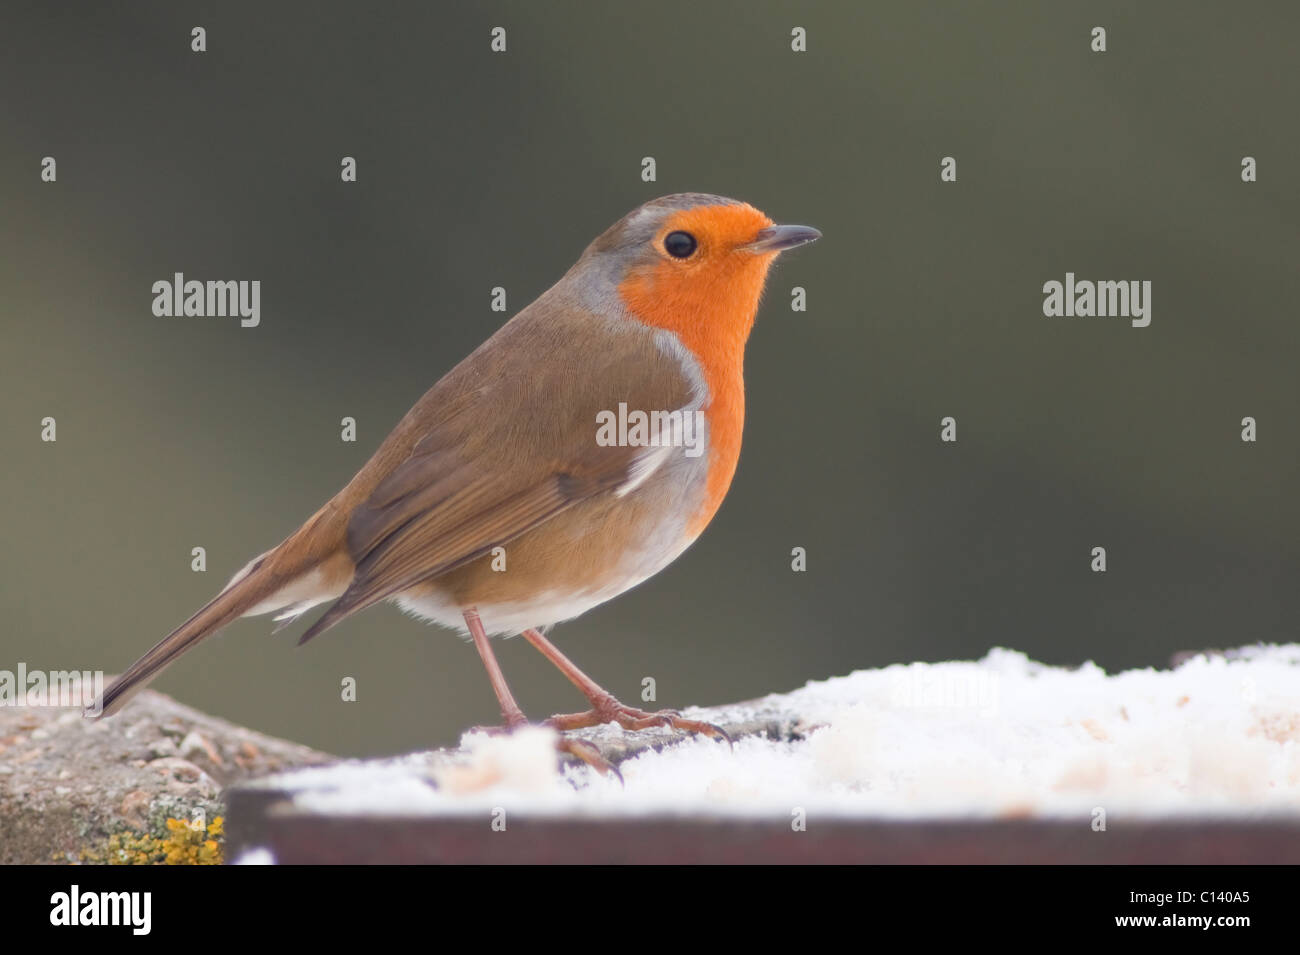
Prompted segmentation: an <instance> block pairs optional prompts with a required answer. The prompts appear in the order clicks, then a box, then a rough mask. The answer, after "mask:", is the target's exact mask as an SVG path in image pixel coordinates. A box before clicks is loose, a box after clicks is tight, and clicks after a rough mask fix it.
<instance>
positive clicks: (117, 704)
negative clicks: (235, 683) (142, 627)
mask: <svg viewBox="0 0 1300 955" xmlns="http://www.w3.org/2000/svg"><path fill="white" fill-rule="evenodd" d="M324 515H325V511H324V510H322V512H321V514H318V515H317V518H319V517H322V516H324ZM317 518H313V520H311V521H308V523H307V524H306V525H304V526H303V528H301V529H300V530H299V532H298V533H297V534H295V535H294V536H292V537H290V538H289V539H288V540H286V541H285V542H284V543H283V544H281V545H280V546H279V547H276V548H274V549H273V550H270V551H268V552H267V553H265V554H263V555H262V556H261V557H259V558H257V559H256V560H254V561H253V562H252V563H251V564H249V565H248V567H246V568H245V569H244V570H242V571H240V572H239V573H238V574H236V575H235V577H234V579H233V580H231V582H230V583H229V584H227V585H226V588H225V589H224V590H222V591H221V593H219V594H217V595H216V596H215V597H213V598H212V599H211V600H209V601H208V602H207V603H206V604H205V605H204V606H203V607H202V609H200V610H199V611H198V612H197V613H196V614H194V616H192V617H190V619H188V620H186V621H185V622H184V623H183V624H181V625H180V626H179V627H177V628H176V629H175V630H173V631H172V632H171V633H169V634H168V635H167V636H165V637H164V638H163V639H162V640H160V641H159V642H158V644H157V646H155V647H154V648H153V649H152V650H150V651H149V652H148V653H146V654H145V655H144V656H142V657H141V658H140V659H139V660H136V661H135V663H133V664H131V666H130V667H128V668H127V670H126V672H125V673H123V674H122V675H121V676H119V677H118V678H117V679H116V680H114V681H113V683H112V685H111V686H109V687H108V688H107V689H106V690H105V691H104V692H103V693H102V694H100V696H99V697H98V698H97V699H96V700H95V701H94V702H93V703H91V704H90V706H88V707H86V710H85V715H86V716H89V717H92V718H95V719H98V718H99V717H102V716H111V715H112V714H113V713H115V712H117V711H118V710H119V709H121V708H122V707H123V706H124V705H125V704H126V702H127V700H129V699H130V698H131V697H132V696H133V695H134V694H135V693H136V692H138V691H139V690H142V689H143V688H144V687H145V685H146V684H148V683H149V681H150V680H152V679H153V678H154V677H156V676H158V674H159V673H161V672H162V671H163V670H164V669H166V667H167V666H168V665H169V664H171V663H172V662H173V661H174V660H175V659H176V658H177V657H179V656H180V655H181V654H183V653H184V652H185V651H186V650H189V649H190V648H191V647H194V646H196V645H198V644H199V643H201V642H202V641H204V640H206V639H207V638H208V637H210V636H212V635H213V634H215V633H216V632H217V631H219V630H221V629H222V628H223V627H225V626H226V625H227V624H229V623H232V622H233V621H235V620H237V619H239V618H240V617H242V616H245V615H246V614H250V613H252V614H256V613H268V612H270V611H271V610H275V609H281V608H282V607H283V606H284V605H285V604H288V603H293V604H301V602H303V601H304V600H306V601H307V602H308V605H310V603H312V602H316V601H318V600H327V599H330V598H331V597H335V596H338V594H340V593H342V592H343V590H344V589H345V588H346V581H347V579H349V578H350V577H351V561H350V560H349V559H348V558H347V555H346V552H345V551H343V550H342V549H341V548H340V547H339V544H340V543H341V541H342V533H341V528H336V527H334V526H331V522H326V521H319V520H318V519H317ZM304 586H306V588H307V591H310V592H305V591H304V589H303V588H304ZM281 599H283V601H284V603H281V604H280V606H276V603H278V602H279V601H280V600H281ZM295 609H296V608H295ZM303 609H305V607H304V608H303Z"/></svg>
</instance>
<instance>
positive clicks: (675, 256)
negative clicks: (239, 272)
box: [86, 193, 821, 772]
mask: <svg viewBox="0 0 1300 955" xmlns="http://www.w3.org/2000/svg"><path fill="white" fill-rule="evenodd" d="M819 238H821V233H820V232H819V231H818V230H816V229H813V228H810V227H808V226H799V225H777V224H775V223H774V222H773V221H772V220H771V219H769V218H768V217H767V216H766V215H765V214H764V213H762V212H761V211H759V210H758V209H757V208H755V207H754V206H752V205H750V204H749V203H746V202H742V201H739V200H736V199H729V198H726V197H723V196H716V195H710V194H706V193H677V194H674V195H668V196H663V197H661V198H657V199H654V200H651V201H649V202H646V203H644V204H643V205H641V206H639V207H637V208H636V209H633V210H632V211H631V212H629V213H628V214H627V215H625V216H623V217H622V218H621V219H619V220H618V221H617V222H615V223H614V224H613V225H612V226H610V227H609V228H608V229H606V230H605V231H604V232H602V233H601V234H600V235H599V236H597V237H596V239H595V240H594V241H592V242H591V244H590V245H588V246H587V248H586V249H585V250H584V251H583V252H582V254H581V256H580V257H579V258H578V260H577V262H576V263H575V264H574V265H573V266H572V267H571V268H570V269H569V270H568V271H567V272H566V273H565V274H564V275H563V276H562V277H561V278H560V280H559V281H558V282H556V283H555V284H554V285H553V286H551V287H550V288H549V289H548V290H547V291H545V292H544V293H543V294H542V295H541V296H540V297H538V298H537V299H536V300H535V301H533V302H532V303H531V304H529V305H528V306H527V307H525V308H524V309H522V310H521V311H520V312H518V313H517V314H516V315H514V316H513V317H512V318H511V319H509V320H508V321H507V322H506V323H505V324H504V325H502V326H501V327H500V328H499V329H498V330H497V331H496V332H495V333H494V334H492V335H491V336H490V337H489V338H488V339H487V340H486V341H485V342H484V343H483V344H482V345H480V346H479V347H478V348H477V349H475V350H474V351H473V352H472V353H470V355H469V356H468V357H466V358H465V359H464V360H462V361H461V362H460V363H459V364H457V365H456V366H455V367H453V368H452V369H451V371H449V372H447V373H446V374H445V375H444V376H443V377H442V378H441V379H440V380H438V382H437V383H436V384H434V385H433V387H432V388H430V389H429V390H428V391H427V392H426V393H425V394H424V396H423V397H421V398H420V399H419V401H417V402H416V404H415V405H414V406H413V407H412V408H411V409H410V411H409V412H407V414H406V415H405V417H403V418H402V419H401V421H399V422H398V423H397V425H396V427H394V428H393V430H392V432H391V433H390V434H389V435H388V437H387V438H385V439H384V441H383V442H382V443H381V444H380V445H379V447H378V449H377V450H376V451H375V452H374V454H373V456H372V457H371V458H370V459H369V460H368V461H367V462H366V464H365V465H364V466H363V467H362V468H361V470H360V471H358V472H357V474H356V475H355V476H354V477H353V478H352V480H351V481H349V482H348V483H347V485H346V486H345V487H344V488H343V489H342V490H341V491H339V492H338V493H337V494H336V495H335V496H334V497H333V498H331V499H330V500H329V501H328V502H326V503H325V505H324V506H323V507H321V508H320V509H319V510H317V511H316V513H314V514H313V515H312V516H311V517H309V518H308V519H307V521H306V522H305V523H304V524H303V525H302V526H301V527H300V528H298V530H296V531H295V532H294V533H292V534H290V535H289V536H288V537H287V538H286V539H285V540H284V541H282V542H281V543H280V544H279V545H277V546H276V547H273V548H271V549H270V550H268V551H266V552H265V553H263V554H261V555H260V556H258V557H255V558H254V559H253V560H251V561H249V562H248V564H247V565H246V566H244V567H243V569H241V570H240V571H239V572H238V573H236V574H235V575H234V577H232V578H231V580H230V582H229V583H228V584H227V585H226V586H225V587H224V588H223V589H222V590H221V591H220V592H219V593H218V594H217V595H216V596H215V597H213V598H212V599H211V600H210V601H209V602H208V603H207V604H205V605H204V606H203V607H202V608H200V609H199V610H198V611H197V612H196V613H195V614H194V615H193V616H191V617H190V618H189V619H188V620H186V621H185V622H184V623H182V624H181V625H180V626H178V627H177V628H176V629H175V630H173V631H172V632H171V633H170V634H168V635H167V636H166V637H164V638H163V639H162V640H161V641H160V642H159V643H158V644H157V645H156V646H154V647H153V648H152V649H151V650H149V651H148V652H147V653H145V654H144V655H143V656H142V657H140V659H138V660H137V661H136V662H135V663H133V664H132V665H131V666H130V667H128V668H127V669H126V670H125V671H124V672H123V673H122V674H121V675H120V676H119V677H118V678H117V679H115V680H114V681H113V682H112V683H111V684H110V685H109V686H108V687H107V688H106V689H105V690H104V691H103V693H102V694H100V696H99V697H98V698H97V699H95V700H94V701H92V703H91V704H90V706H89V707H87V709H86V715H88V716H92V717H94V718H99V717H102V716H109V715H111V714H113V713H115V712H117V711H118V710H120V709H121V707H122V706H123V705H124V704H125V703H126V702H127V701H128V699H129V698H130V697H131V695H132V694H133V693H135V692H136V691H138V690H139V689H141V688H142V687H143V686H145V685H146V684H147V683H148V682H149V681H150V680H152V679H153V678H154V677H156V676H157V675H158V674H159V673H160V672H161V671H162V670H163V669H164V668H165V667H167V666H168V665H169V664H170V663H172V662H173V661H174V660H176V659H177V657H179V656H180V655H181V654H182V653H185V652H186V651H187V650H190V649H192V648H193V647H194V646H196V645H197V644H199V643H200V642H202V641H203V640H205V639H207V638H208V637H210V636H212V635H213V634H215V633H217V632H218V631H219V630H221V629H222V628H224V627H225V626H227V625H228V624H230V623H231V622H232V621H234V620H236V619H238V618H240V617H245V616H257V615H263V614H268V613H274V614H276V617H275V620H276V621H277V622H279V624H280V626H281V627H283V626H287V625H288V624H290V623H292V622H293V621H295V620H296V619H297V618H298V617H300V616H301V615H303V614H304V613H306V612H307V611H309V610H311V609H312V608H313V607H316V606H318V605H320V604H325V603H328V604H329V606H328V608H326V610H325V611H324V613H323V614H322V615H321V616H320V617H319V619H317V620H316V621H315V622H314V623H312V624H311V626H309V627H308V628H307V629H306V631H305V632H304V633H303V634H302V637H301V639H300V640H299V644H300V645H301V644H303V643H306V642H307V641H308V640H310V639H312V638H313V637H316V636H318V635H319V634H321V633H323V632H325V631H326V630H328V629H330V628H331V627H333V626H334V625H335V624H337V623H339V621H341V620H344V619H346V618H347V617H350V616H351V615H353V614H355V613H357V612H359V611H361V610H364V609H365V608H367V607H369V606H371V605H372V604H375V603H379V602H381V601H390V602H395V603H396V604H397V605H398V606H400V607H401V608H402V609H403V610H406V611H407V612H409V613H411V614H413V615H415V616H417V617H420V618H423V619H425V620H428V621H431V622H433V623H436V624H439V625H441V626H443V627H447V628H450V629H453V630H457V631H459V632H460V633H461V635H462V636H468V637H469V638H470V639H471V640H472V642H473V644H474V646H475V648H476V649H477V651H478V654H479V656H480V657H481V658H482V662H483V665H484V667H485V668H486V670H487V674H488V679H489V682H490V683H491V686H492V689H493V691H494V693H495V694H496V697H497V702H498V703H499V705H500V708H501V715H502V719H503V721H504V722H503V726H502V727H500V729H501V730H502V731H505V732H509V731H511V730H514V729H517V728H519V727H522V726H525V725H528V723H529V721H528V718H527V717H526V716H525V715H524V713H523V711H522V709H521V708H520V707H519V704H518V703H517V702H516V701H515V698H514V696H513V695H512V693H511V691H510V688H509V686H508V684H507V683H506V680H505V677H504V675H503V673H502V671H501V667H500V666H499V665H498V663H497V660H496V656H495V654H494V652H493V650H492V647H491V643H490V637H493V636H517V635H522V636H523V638H524V639H525V640H527V641H528V642H529V643H530V644H531V645H532V646H534V647H535V648H536V649H537V650H539V651H540V652H541V653H542V654H543V655H544V656H545V657H546V658H547V659H548V660H550V661H551V662H552V663H553V664H554V665H555V666H556V667H557V668H558V669H559V670H560V671H561V673H563V675H564V676H565V677H566V678H567V679H568V680H569V681H570V682H572V683H573V684H574V685H575V686H576V687H577V688H578V690H579V691H581V693H582V694H583V695H584V696H585V697H586V698H587V701H588V702H589V704H590V709H589V710H586V711H583V712H579V713H572V714H567V715H564V714H562V715H556V716H552V717H551V718H550V719H548V720H545V721H543V722H544V724H545V725H548V726H550V727H552V728H553V729H555V730H557V731H559V734H558V739H559V742H558V743H557V748H559V749H560V750H561V751H562V752H567V753H569V754H571V755H573V756H576V757H577V758H579V759H581V760H583V761H584V762H586V763H588V764H589V765H591V766H593V767H594V768H596V769H599V770H600V771H602V772H605V771H608V770H609V769H610V768H612V767H610V766H609V764H608V763H606V762H605V761H604V759H603V758H602V757H601V756H600V754H599V752H598V751H597V750H596V748H595V747H594V746H593V745H592V744H590V743H588V742H584V741H582V740H579V739H575V738H571V737H570V736H568V735H566V732H565V731H569V730H574V729H581V728H584V727H590V726H596V725H601V724H605V723H610V722H614V723H617V724H618V725H620V726H621V727H623V728H624V729H625V730H642V729H648V728H651V727H671V728H673V729H675V730H678V731H682V732H685V733H692V734H703V735H706V736H711V737H721V738H724V739H727V740H728V741H730V740H729V737H727V735H726V734H725V733H724V732H723V731H722V730H721V729H719V728H718V727H716V726H713V725H712V724H708V723H704V722H700V721H694V720H689V719H686V718H684V717H682V715H681V714H680V713H678V712H677V711H674V710H660V711H656V712H647V711H644V710H641V709H638V708H635V707H632V706H628V705H626V704H624V703H622V702H620V701H619V700H618V699H617V698H616V697H615V696H614V695H613V694H611V693H609V692H608V691H606V690H605V689H604V688H603V687H601V686H600V685H599V684H598V683H596V682H595V681H594V680H593V679H592V678H591V677H589V676H588V675H587V674H586V673H584V672H583V671H582V670H581V669H580V668H579V667H578V666H577V665H575V664H574V663H573V662H572V661H571V660H570V659H569V658H568V657H566V656H565V655H564V654H563V653H562V652H561V651H560V650H559V648H558V647H556V646H555V645H554V644H553V643H552V642H551V640H550V639H549V638H548V637H547V636H546V633H547V631H548V630H549V628H550V627H552V626H553V625H554V624H557V623H560V622H562V621H565V620H570V619H572V618H574V617H577V616H578V615H580V614H582V613H585V612H586V611H588V610H590V609H591V608H593V607H595V606H597V605H599V604H602V603H604V602H605V601H608V600H610V599H612V598H614V597H616V596H618V595H619V594H621V593H623V592H625V591H627V590H629V589H630V588H632V587H635V586H636V585H638V584H639V583H641V582H642V581H644V580H646V579H647V578H649V577H651V576H653V575H654V574H656V573H658V572H659V571H661V570H662V569H663V568H664V567H666V566H667V565H668V564H670V563H671V562H672V561H674V560H675V559H676V558H677V557H678V556H679V555H681V553H682V552H683V551H684V550H685V549H686V548H687V547H688V546H690V544H692V543H693V542H694V541H695V540H696V539H697V538H698V537H699V536H700V534H701V533H702V532H703V530H704V529H705V527H706V525H708V524H709V522H710V521H711V520H712V518H713V516H714V514H716V513H717V511H718V508H719V506H720V505H721V504H722V501H723V498H724V497H725V495H726V493H727V491H728V488H729V487H730V485H731V482H732V478H733V476H734V474H735V472H736V468H737V462H738V460H739V456H740V447H741V432H742V428H743V424H744V416H745V387H744V374H743V366H744V351H745V344H746V342H747V340H748V338H749V335H750V331H751V329H752V327H753V325H754V320H755V317H756V314H757V311H758V307H759V301H760V298H761V296H762V293H763V289H764V285H765V283H766V280H767V276H768V272H769V269H770V267H771V265H772V263H773V262H774V260H775V259H776V258H777V256H778V255H780V254H781V253H782V252H785V251H787V250H789V249H792V248H795V247H797V246H801V245H804V244H806V243H809V242H812V241H814V240H816V239H819Z"/></svg>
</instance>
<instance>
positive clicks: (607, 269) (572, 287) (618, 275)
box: [562, 192, 744, 315]
mask: <svg viewBox="0 0 1300 955" xmlns="http://www.w3.org/2000/svg"><path fill="white" fill-rule="evenodd" d="M739 205H744V203H742V202H740V201H739V200H736V199H728V198H727V197H726V196H714V195H710V194H708V193H704V192H678V193H674V194H673V195H669V196H661V197H660V198H658V199H652V200H650V201H649V202H647V203H645V204H644V205H641V206H638V207H637V208H635V209H633V210H632V211H631V212H629V213H628V214H627V215H625V216H624V217H623V218H622V219H619V220H618V221H617V222H615V223H614V224H613V225H612V226H610V227H609V228H608V229H606V230H605V231H604V232H602V233H601V234H600V235H599V236H598V237H597V238H596V240H595V241H594V242H592V243H591V245H589V246H587V248H586V251H584V252H583V253H582V257H581V258H579V259H578V261H577V263H576V264H575V265H574V266H573V268H571V269H570V270H569V272H568V274H567V275H565V277H564V279H563V280H562V282H563V283H564V284H565V285H566V286H567V287H566V289H565V291H566V292H567V293H568V294H569V295H570V296H571V297H572V298H573V300H574V301H575V302H577V303H578V304H580V305H581V306H582V307H583V308H586V309H588V310H589V311H593V312H599V313H601V314H607V315H613V314H622V312H623V309H622V303H621V301H620V300H619V298H618V283H619V282H621V281H622V280H623V278H624V276H625V275H626V274H627V270H628V269H629V268H635V267H636V266H638V265H652V264H653V263H655V262H656V261H658V259H659V253H658V252H656V251H655V249H654V248H652V247H651V244H650V243H651V240H652V239H653V238H654V237H655V235H656V234H657V233H658V232H659V230H660V229H661V228H662V227H663V224H664V222H665V221H666V220H667V219H668V217H669V216H671V215H673V214H674V213H677V212H681V211H682V210H683V209H693V208H695V207H696V206H739Z"/></svg>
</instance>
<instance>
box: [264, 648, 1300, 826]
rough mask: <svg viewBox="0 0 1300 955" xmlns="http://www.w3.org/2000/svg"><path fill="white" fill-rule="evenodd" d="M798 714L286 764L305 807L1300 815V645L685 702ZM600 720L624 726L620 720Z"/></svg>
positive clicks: (744, 715)
mask: <svg viewBox="0 0 1300 955" xmlns="http://www.w3.org/2000/svg"><path fill="white" fill-rule="evenodd" d="M774 713H778V714H785V715H787V716H790V717H795V716H797V717H799V718H800V720H801V724H802V725H803V726H804V727H806V729H805V731H804V734H803V738H801V739H796V740H793V741H787V742H773V741H770V740H767V739H763V738H758V737H749V738H743V739H739V740H737V741H736V745H735V749H734V751H733V750H730V749H728V747H727V745H726V744H725V743H719V742H716V741H712V740H708V739H700V738H693V739H684V740H683V741H682V742H681V743H679V744H676V745H673V746H670V747H667V748H665V749H664V750H663V751H662V752H658V753H656V752H653V751H647V752H645V753H643V754H641V755H639V756H636V757H634V758H632V759H629V760H627V761H625V762H623V763H622V764H621V765H620V769H621V771H622V774H623V779H624V782H623V783H622V784H620V783H619V781H618V780H617V779H614V778H613V777H612V776H610V777H601V776H599V775H597V774H596V773H594V772H592V771H591V770H589V769H586V768H581V769H576V770H565V771H564V772H561V771H559V770H558V768H557V761H556V758H555V751H554V737H553V735H552V734H551V733H550V731H547V730H541V729H529V730H525V731H522V732H519V733H516V734H514V735H512V736H486V735H482V734H473V735H467V736H466V737H465V738H464V739H463V740H462V743H463V745H464V747H465V749H466V752H465V753H462V754H461V755H460V757H458V758H457V759H455V760H449V759H446V758H441V759H434V760H432V761H431V759H430V756H429V755H428V754H413V755H411V756H408V757H404V758H401V759H396V760H385V761H379V762H376V761H371V762H364V763H363V762H346V763H341V764H337V765H335V766H331V767H326V768H322V769H308V770H301V771H298V772H295V773H292V774H287V775H285V776H281V777H276V778H275V779H274V780H273V781H272V783H271V784H272V785H275V786H278V787H284V788H287V789H289V790H290V791H292V792H293V793H294V802H295V805H296V806H297V807H298V808H300V809H302V810H306V811H311V812H324V813H348V814H352V813H367V814H384V813H400V814H412V813H414V814H448V813H482V812H490V811H492V810H493V809H495V808H497V807H501V808H504V809H506V810H507V811H509V812H520V813H535V814H553V813H560V814H568V815H582V816H590V815H611V814H641V813H681V814H689V815H696V816H698V815H762V816H771V815H772V814H774V813H776V814H780V815H782V816H783V817H786V818H789V817H790V815H791V813H792V812H793V811H795V810H796V809H800V808H801V809H803V810H805V811H807V812H808V813H836V814H853V815H861V816H875V817H895V818H908V817H911V818H916V817H935V816H945V817H952V816H968V817H969V816H978V817H1008V816H1011V817H1034V816H1038V817H1060V816H1069V817H1075V818H1077V817H1078V816H1080V815H1088V814H1091V813H1093V812H1094V810H1095V809H1097V808H1101V809H1104V810H1105V811H1106V812H1107V813H1128V814H1137V815H1149V816H1170V815H1188V814H1194V815H1215V816H1224V815H1229V816H1244V815H1258V814H1270V815H1271V814H1285V815H1294V814H1297V813H1298V812H1300V645H1288V646H1268V647H1264V646H1259V647H1249V648H1244V649H1242V650H1237V651H1231V652H1230V653H1229V654H1227V655H1226V656H1224V655H1213V656H1197V657H1195V658H1193V659H1191V660H1190V661H1188V662H1186V663H1184V664H1183V665H1182V666H1180V667H1179V668H1178V669H1176V670H1173V671H1167V670H1151V669H1148V670H1133V671H1127V672H1123V673H1118V674H1114V675H1110V676H1108V675H1107V674H1105V673H1104V672H1103V671H1102V670H1101V669H1099V668H1097V667H1096V666H1093V665H1090V664H1089V665H1085V666H1083V667H1081V668H1079V669H1075V670H1065V669H1059V668H1053V667H1047V666H1043V665H1041V664H1037V663H1034V662H1032V661H1030V660H1029V659H1028V658H1027V657H1025V655H1023V654H1021V653H1016V652H1013V651H1010V650H1001V649H998V650H993V651H991V652H990V653H989V654H988V656H986V657H985V658H984V659H983V660H980V661H978V662H954V663H940V664H921V663H917V664H911V665H906V666H903V665H899V666H893V667H888V668H886V669H883V670H863V671H858V672H856V673H853V674H851V675H849V676H846V677H840V678H836V679H831V680H825V681H820V682H814V683H809V684H808V685H807V686H805V687H804V688H803V689H800V690H795V691H794V692H792V693H787V694H780V695H773V696H770V697H766V698H764V699H762V700H757V701H753V702H752V703H750V704H745V705H743V706H735V707H723V708H720V709H711V710H708V711H703V710H699V711H686V713H685V715H686V716H688V717H689V716H693V717H695V718H706V719H710V720H713V721H714V722H724V721H725V722H730V721H733V720H734V721H739V720H745V719H751V718H754V717H755V716H763V715H767V716H770V715H772V714H774ZM600 732H601V733H621V732H622V731H621V730H619V729H618V728H617V727H608V728H602V730H600Z"/></svg>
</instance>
